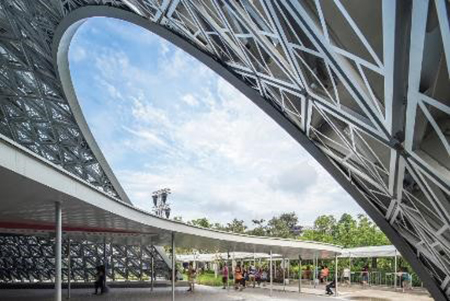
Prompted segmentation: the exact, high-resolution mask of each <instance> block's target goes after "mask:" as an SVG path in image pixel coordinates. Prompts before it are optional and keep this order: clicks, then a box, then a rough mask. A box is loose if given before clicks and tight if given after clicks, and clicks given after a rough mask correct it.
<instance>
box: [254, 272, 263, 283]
mask: <svg viewBox="0 0 450 301" xmlns="http://www.w3.org/2000/svg"><path fill="white" fill-rule="evenodd" d="M262 273H263V270H262V269H261V268H259V269H258V270H257V271H256V273H255V281H256V283H257V284H258V286H261V282H262V281H263V279H262Z"/></svg>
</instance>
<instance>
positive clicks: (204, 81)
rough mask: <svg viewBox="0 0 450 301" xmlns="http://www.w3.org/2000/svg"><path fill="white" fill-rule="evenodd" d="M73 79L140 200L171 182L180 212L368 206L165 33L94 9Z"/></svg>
mask: <svg viewBox="0 0 450 301" xmlns="http://www.w3.org/2000/svg"><path fill="white" fill-rule="evenodd" d="M69 59H70V69H71V74H72V80H73V83H74V86H75V90H76V93H77V96H78V99H79V101H80V103H81V106H82V108H83V112H84V114H85V117H86V119H87V121H88V124H89V126H90V128H91V130H92V132H93V134H94V136H95V138H96V140H97V142H98V143H99V145H100V148H101V149H102V151H103V153H104V154H105V156H106V158H107V160H108V162H109V164H110V165H111V167H112V169H113V170H114V172H115V174H116V176H117V177H118V179H119V181H120V182H121V184H122V186H123V187H124V189H125V190H126V192H127V194H128V195H129V197H130V198H131V200H132V202H133V203H134V204H135V205H136V206H139V207H142V208H144V209H146V210H150V209H151V193H152V192H153V191H155V190H157V189H160V188H164V187H170V188H171V189H172V191H173V194H172V195H171V197H170V201H171V203H172V208H173V209H172V212H173V215H174V216H182V217H183V219H184V220H190V219H193V218H199V217H208V218H209V219H211V220H213V221H217V222H222V223H225V222H228V221H230V220H231V219H232V218H234V217H237V218H239V219H244V220H245V221H246V222H247V223H248V224H250V221H251V220H252V219H260V218H264V219H267V218H270V217H271V216H273V215H275V214H279V213H282V212H287V211H295V212H297V214H298V215H299V218H300V221H301V223H302V224H306V225H310V224H312V222H313V220H314V219H315V218H316V217H317V216H318V215H320V214H335V215H340V214H342V213H344V212H348V213H352V214H357V213H362V210H361V209H360V207H359V206H358V205H357V204H356V203H355V202H354V201H353V200H352V199H351V198H350V197H349V196H348V195H347V193H346V192H345V191H344V190H343V189H342V188H340V187H339V186H338V184H336V182H335V181H334V180H333V179H332V178H331V177H330V176H328V174H327V173H326V172H325V171H324V170H323V169H322V168H321V167H320V166H319V165H318V164H317V163H316V162H315V161H314V159H312V157H310V156H309V155H308V154H307V153H306V152H305V151H304V150H303V149H302V147H301V146H300V145H298V144H297V143H296V142H295V141H293V140H292V139H291V138H290V137H289V136H288V135H287V134H286V133H285V132H284V131H283V130H282V129H281V128H280V127H279V126H278V125H276V124H275V122H273V121H272V120H271V119H270V118H269V117H267V116H266V115H265V114H264V113H263V112H262V111H260V110H259V109H258V108H257V107H256V106H255V105H254V104H253V103H251V101H250V100H248V99H247V98H246V97H245V96H243V95H242V94H240V93H239V92H238V91H237V90H235V89H234V88H233V87H231V86H230V85H229V84H227V83H226V82H225V81H224V80H223V79H221V78H220V77H218V76H217V75H215V74H214V73H213V72H212V71H211V70H209V69H208V68H207V67H206V66H204V65H203V64H202V63H200V62H198V61H196V60H195V59H194V58H192V57H190V56H189V55H188V54H186V53H184V52H183V51H182V50H180V49H178V48H176V47H175V46H173V45H171V44H170V43H168V42H166V41H164V40H163V39H161V38H159V37H158V36H156V35H154V34H152V33H149V32H147V31H146V30H144V29H141V28H139V27H137V26H134V25H132V24H129V23H125V22H122V21H118V20H113V19H106V18H94V19H90V20H89V21H87V22H86V23H84V24H83V25H82V26H81V28H80V29H79V30H78V32H77V34H76V35H75V37H74V39H73V42H72V45H71V48H70V53H69Z"/></svg>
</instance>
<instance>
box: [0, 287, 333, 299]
mask: <svg viewBox="0 0 450 301" xmlns="http://www.w3.org/2000/svg"><path fill="white" fill-rule="evenodd" d="M65 293H66V292H65V291H64V294H65ZM64 297H65V296H64ZM299 297H300V296H299V294H298V293H292V292H274V294H273V296H272V297H270V296H269V292H268V291H267V290H263V289H246V290H244V291H242V292H239V291H237V292H236V291H234V290H230V291H227V290H222V289H220V288H213V287H206V286H197V288H196V291H195V293H189V292H187V291H186V288H177V290H176V299H177V300H191V301H266V300H283V301H294V300H299ZM329 299H330V298H329V297H325V296H324V297H322V296H314V295H306V294H302V295H301V300H305V301H322V300H329ZM333 299H334V298H333ZM0 300H1V301H19V300H20V301H27V300H30V301H31V300H33V301H44V300H45V301H52V300H53V290H47V289H41V290H0ZM70 300H71V301H84V300H99V301H100V300H111V301H119V300H120V301H124V300H125V301H141V300H142V301H144V300H155V301H156V300H157V301H170V300H171V294H170V288H155V290H154V291H153V292H150V289H148V288H132V289H122V288H121V289H111V291H110V292H109V293H108V294H106V295H103V296H95V295H92V290H86V289H73V290H72V297H71V299H70ZM334 300H337V299H334Z"/></svg>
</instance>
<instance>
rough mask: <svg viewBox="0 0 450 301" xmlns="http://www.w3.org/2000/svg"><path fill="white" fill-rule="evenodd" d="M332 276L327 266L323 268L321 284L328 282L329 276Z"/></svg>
mask: <svg viewBox="0 0 450 301" xmlns="http://www.w3.org/2000/svg"><path fill="white" fill-rule="evenodd" d="M329 274H330V270H329V269H328V267H327V266H323V267H322V270H321V271H320V283H324V282H327V281H328V275H329Z"/></svg>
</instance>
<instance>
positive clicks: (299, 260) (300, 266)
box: [298, 255, 302, 293]
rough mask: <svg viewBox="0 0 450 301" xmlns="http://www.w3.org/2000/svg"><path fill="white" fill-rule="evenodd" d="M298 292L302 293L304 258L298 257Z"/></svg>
mask: <svg viewBox="0 0 450 301" xmlns="http://www.w3.org/2000/svg"><path fill="white" fill-rule="evenodd" d="M298 292H299V293H301V292H302V257H301V256H300V255H299V256H298Z"/></svg>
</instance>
